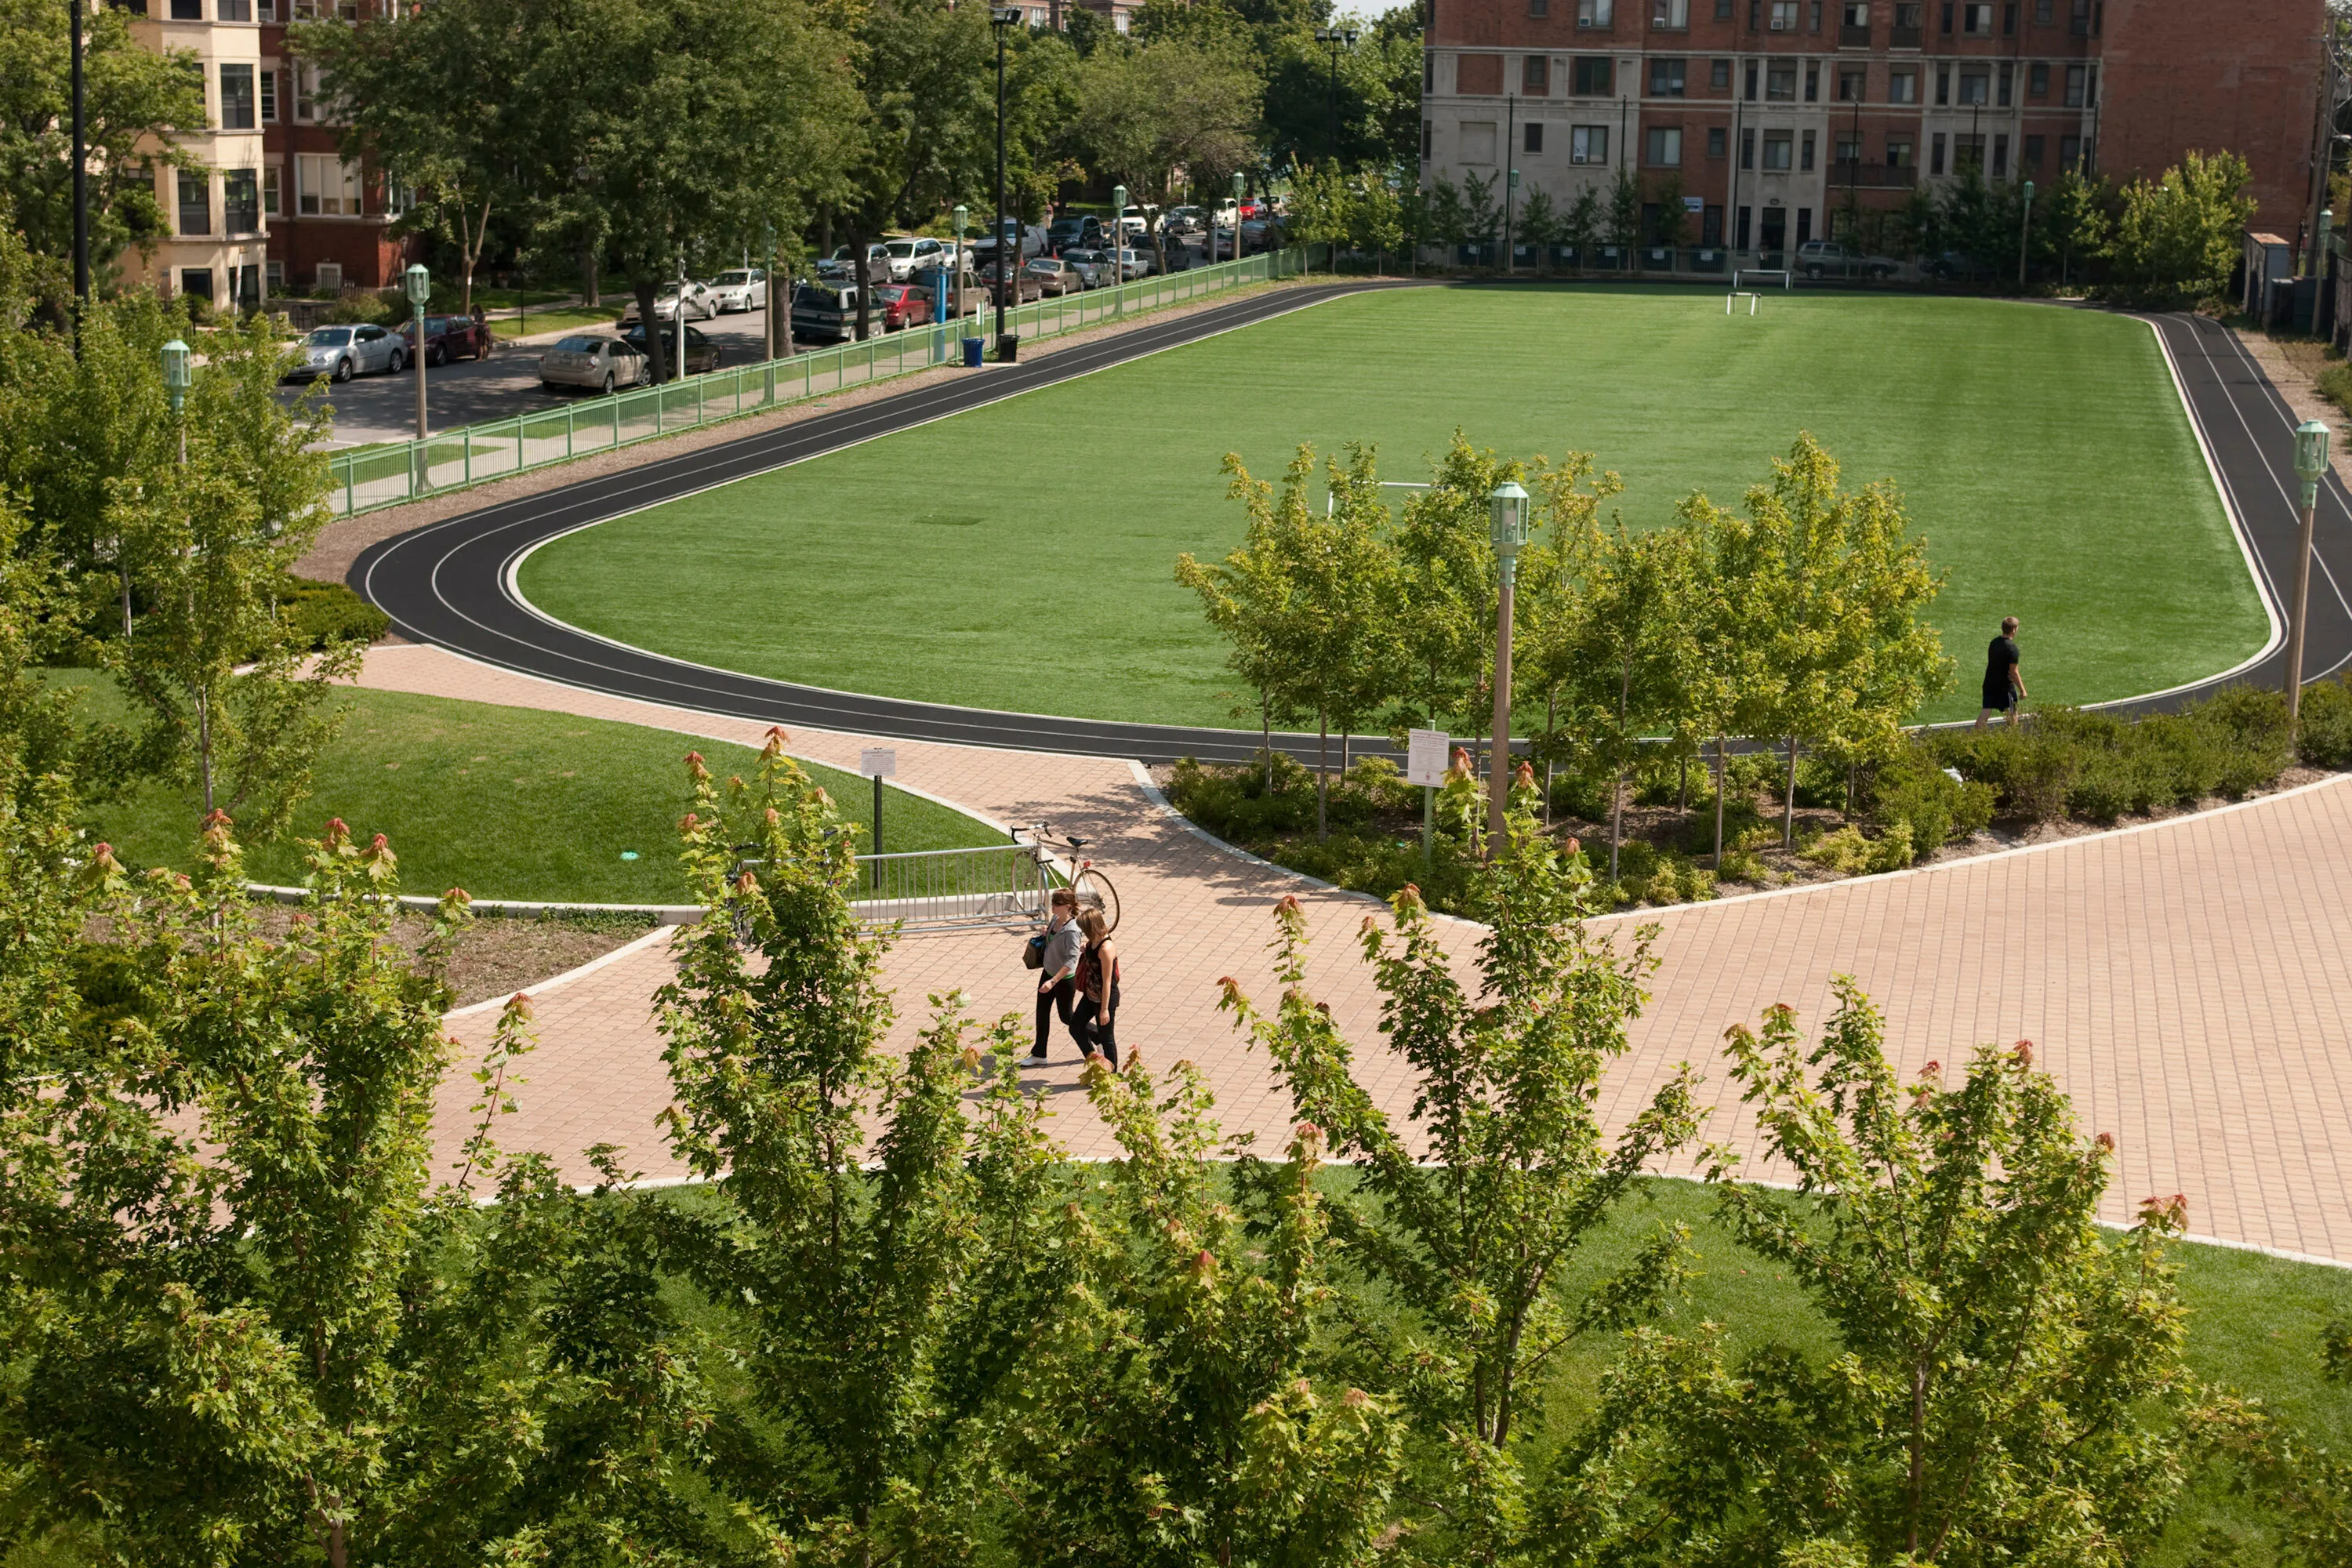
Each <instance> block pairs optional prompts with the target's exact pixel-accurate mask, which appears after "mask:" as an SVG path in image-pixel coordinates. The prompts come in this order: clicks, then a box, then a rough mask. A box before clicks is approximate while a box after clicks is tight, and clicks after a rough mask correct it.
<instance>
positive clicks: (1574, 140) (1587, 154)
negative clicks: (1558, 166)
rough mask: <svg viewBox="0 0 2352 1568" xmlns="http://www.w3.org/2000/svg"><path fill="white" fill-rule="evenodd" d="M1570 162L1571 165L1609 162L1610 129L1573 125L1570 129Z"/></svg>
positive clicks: (1598, 126)
mask: <svg viewBox="0 0 2352 1568" xmlns="http://www.w3.org/2000/svg"><path fill="white" fill-rule="evenodd" d="M1568 161H1569V162H1570V163H1607V162H1609V127H1607V126H1606V125H1571V126H1570V127H1569V128H1568Z"/></svg>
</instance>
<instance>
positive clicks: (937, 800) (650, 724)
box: [352, 643, 1102, 908]
mask: <svg viewBox="0 0 2352 1568" xmlns="http://www.w3.org/2000/svg"><path fill="white" fill-rule="evenodd" d="M406 646H408V647H422V648H429V649H431V650H432V651H433V652H435V653H437V654H441V655H443V656H444V657H446V658H455V659H463V660H464V661H465V662H466V663H467V664H470V665H473V666H475V667H476V668H481V669H488V670H494V671H496V672H497V673H499V674H500V675H505V676H509V677H512V678H514V679H520V680H534V681H538V682H539V683H540V684H541V685H542V686H552V687H555V688H556V689H559V690H562V691H579V692H583V693H584V694H585V695H588V696H592V697H602V698H604V700H606V701H608V702H614V701H618V702H627V703H632V704H634V705H635V706H637V707H640V708H649V709H652V710H655V711H656V713H661V712H668V713H674V714H676V715H677V716H678V717H680V718H693V719H727V718H731V719H734V720H735V721H736V722H737V723H739V724H757V723H759V722H761V721H760V720H758V719H755V718H750V717H744V716H740V715H736V714H728V713H712V712H709V711H708V710H699V709H691V708H677V709H667V710H666V709H665V708H664V707H663V705H662V704H661V703H658V702H648V701H646V700H645V699H644V698H642V697H618V698H616V697H614V696H613V695H612V694H611V693H610V692H603V691H594V690H592V689H589V688H586V687H581V686H572V685H570V684H568V683H567V682H564V681H561V680H549V679H546V678H544V677H542V676H537V675H533V674H531V673H530V671H528V670H521V669H509V668H506V667H505V666H504V665H497V664H487V663H484V662H483V661H482V660H480V659H476V658H467V657H466V656H465V655H464V654H462V653H458V652H457V651H456V650H454V649H451V648H446V647H442V646H441V645H440V644H438V643H410V644H408V645H406ZM361 674H362V678H364V676H365V674H366V667H365V666H364V665H362V667H361ZM352 684H354V685H358V684H359V682H357V681H354V682H353V683H352ZM365 689H368V690H375V691H392V690H397V689H398V688H396V687H383V686H379V687H369V688H365ZM449 700H451V701H453V702H481V701H482V700H481V699H480V698H478V697H456V698H451V699H449ZM482 705H483V706H484V707H488V708H509V707H528V708H529V710H530V711H531V712H534V713H560V714H562V715H564V716H565V717H567V718H572V719H590V720H595V721H598V722H601V723H607V724H631V723H633V724H635V725H637V727H638V728H640V729H645V730H666V731H668V732H669V733H671V734H673V735H685V736H688V737H689V738H690V739H693V740H697V741H710V742H715V743H717V744H719V745H722V746H740V747H742V748H743V749H744V750H745V751H751V752H756V751H758V750H759V747H758V746H757V745H755V744H753V743H752V742H749V741H741V740H738V739H736V738H735V737H734V736H732V735H715V734H712V733H711V732H710V731H708V730H695V729H689V728H688V727H687V726H686V725H684V724H679V723H675V722H670V721H666V720H664V719H646V720H631V719H604V718H603V717H602V716H601V715H598V714H593V713H581V712H577V711H575V710H572V709H569V708H541V707H538V706H536V705H535V704H523V703H508V702H484V703H483V704H482ZM771 728H772V729H778V730H783V731H784V733H785V735H786V736H787V737H788V738H789V737H790V735H791V733H792V731H790V730H788V729H785V727H784V726H783V725H782V724H774V725H772V726H771ZM802 728H803V730H804V731H808V732H810V733H814V734H819V735H839V736H841V738H842V739H843V740H845V741H873V740H883V739H887V737H885V736H878V735H857V734H854V733H850V732H847V731H840V730H825V729H819V728H817V727H816V726H814V725H803V726H802ZM898 744H900V745H926V746H930V745H937V746H958V747H961V749H963V750H967V751H1003V749H1004V748H1003V747H1001V746H997V747H987V746H968V745H965V744H964V742H958V741H912V742H909V741H901V742H898ZM1047 754H1050V753H1047ZM784 755H786V756H788V757H790V758H792V759H793V761H795V762H801V763H811V764H813V765H814V766H816V767H820V768H830V769H832V770H833V771H834V772H835V773H847V772H849V769H847V768H845V767H844V766H842V764H841V763H829V762H826V761H825V760H824V758H823V757H817V756H811V755H810V754H809V753H807V752H795V751H791V750H789V749H788V750H786V751H785V752H784ZM1080 760H1082V761H1087V762H1099V761H1101V760H1102V759H1100V758H1098V757H1090V758H1084V759H1080ZM888 787H889V788H891V789H894V790H896V791H898V793H899V794H900V795H913V796H915V797H916V798H917V799H919V800H927V801H929V802H930V803H931V804H932V805H937V806H943V807H945V808H946V809H947V810H949V811H952V812H954V813H955V814H956V815H957V816H968V817H970V818H971V820H972V821H974V822H977V823H979V824H980V825H981V826H982V827H985V828H988V829H990V830H991V831H992V832H996V833H1002V834H1003V835H1004V836H1005V837H1008V838H1010V837H1012V836H1013V831H1014V830H1013V828H1012V827H1011V826H1007V825H1006V824H1004V823H1002V822H999V821H997V820H996V819H995V818H994V817H992V816H989V815H988V814H987V813H986V812H984V811H975V810H974V809H973V808H971V806H968V805H962V804H961V803H960V802H957V801H952V800H950V799H949V798H948V797H947V796H945V795H934V794H932V793H931V792H930V791H929V790H927V789H918V788H916V787H915V786H914V785H913V784H900V783H899V782H898V780H897V779H895V778H894V779H892V780H891V781H890V782H889V785H888ZM991 847H993V846H991ZM619 907H626V908H635V906H634V905H630V906H619Z"/></svg>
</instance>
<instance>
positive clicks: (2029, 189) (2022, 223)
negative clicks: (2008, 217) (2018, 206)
mask: <svg viewBox="0 0 2352 1568" xmlns="http://www.w3.org/2000/svg"><path fill="white" fill-rule="evenodd" d="M2032 234H2033V182H2032V180H2028V181H2026V182H2025V216H2023V217H2021V218H2020V219H2018V220H2017V286H2018V287H2019V288H2020V289H2022V288H2024V287H2025V247H2026V243H2027V241H2028V240H2029V239H2031V238H2032Z"/></svg>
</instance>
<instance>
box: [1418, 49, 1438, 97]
mask: <svg viewBox="0 0 2352 1568" xmlns="http://www.w3.org/2000/svg"><path fill="white" fill-rule="evenodd" d="M1421 90H1422V91H1423V92H1435V91H1436V90H1437V57H1436V56H1435V55H1432V54H1424V55H1423V56H1422V57H1421Z"/></svg>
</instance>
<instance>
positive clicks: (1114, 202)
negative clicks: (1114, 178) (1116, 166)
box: [1110, 185, 1127, 316]
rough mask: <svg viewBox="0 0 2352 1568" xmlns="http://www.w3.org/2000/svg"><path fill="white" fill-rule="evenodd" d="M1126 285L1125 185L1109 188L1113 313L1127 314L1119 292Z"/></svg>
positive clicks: (1111, 302)
mask: <svg viewBox="0 0 2352 1568" xmlns="http://www.w3.org/2000/svg"><path fill="white" fill-rule="evenodd" d="M1125 287H1127V187H1126V186H1125V185H1113V186H1112V187H1111V188H1110V308H1111V310H1112V311H1113V312H1114V313H1115V314H1118V315H1121V316H1124V315H1126V314H1127V296H1126V295H1125V294H1122V293H1120V292H1119V290H1120V289H1124V288H1125Z"/></svg>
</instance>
